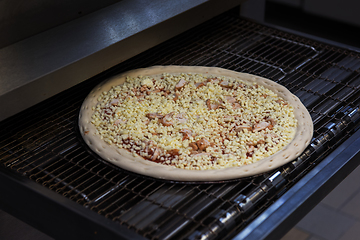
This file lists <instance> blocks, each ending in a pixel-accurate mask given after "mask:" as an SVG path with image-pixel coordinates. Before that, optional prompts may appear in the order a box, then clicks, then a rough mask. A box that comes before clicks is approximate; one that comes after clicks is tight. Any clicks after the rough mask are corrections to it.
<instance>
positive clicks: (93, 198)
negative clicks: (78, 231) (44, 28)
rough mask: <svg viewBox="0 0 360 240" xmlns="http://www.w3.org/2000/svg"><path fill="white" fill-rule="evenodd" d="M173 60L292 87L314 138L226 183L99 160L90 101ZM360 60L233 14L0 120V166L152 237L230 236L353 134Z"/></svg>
mask: <svg viewBox="0 0 360 240" xmlns="http://www.w3.org/2000/svg"><path fill="white" fill-rule="evenodd" d="M170 64H171V65H198V66H201V65H204V66H216V67H223V68H227V69H231V70H235V71H241V72H247V73H251V74H256V75H260V76H263V77H266V78H270V79H272V80H274V81H276V82H278V83H280V84H283V85H285V86H286V87H287V88H288V89H290V90H291V91H292V92H293V93H294V94H295V95H297V96H298V97H299V98H300V99H301V100H302V102H303V103H304V105H305V106H306V107H307V108H308V110H309V112H310V114H311V116H312V119H313V121H314V128H315V132H314V140H313V141H312V144H311V146H310V147H308V149H307V150H306V151H305V152H304V153H303V155H301V156H300V157H299V158H298V159H297V160H296V161H294V162H292V163H290V164H288V165H286V166H284V167H281V168H279V169H278V170H275V171H273V172H271V173H267V174H263V175H260V176H257V177H253V178H248V179H242V180H238V181H230V182H225V183H208V184H184V183H173V182H164V181H159V180H154V179H149V178H144V177H142V176H138V175H134V174H131V173H128V172H126V171H123V170H121V169H118V168H115V167H113V166H111V165H110V164H107V163H105V162H103V161H101V160H99V159H98V158H97V156H95V155H94V154H92V153H91V152H90V151H89V150H88V149H87V147H86V146H85V145H84V144H83V143H82V141H81V139H80V136H79V134H78V132H77V127H76V126H77V115H78V111H79V108H80V106H81V104H82V101H83V99H84V98H85V97H86V95H87V94H88V93H89V92H90V90H91V89H92V88H93V87H94V86H95V85H96V84H98V83H99V82H101V81H103V80H105V79H106V78H108V77H110V76H113V75H115V74H118V73H121V72H124V71H126V70H130V69H134V68H141V67H148V66H153V65H170ZM359 68H360V55H359V54H357V53H354V52H351V51H347V50H343V49H339V48H336V47H332V46H329V45H325V44H322V43H318V42H314V41H311V40H308V39H304V38H301V37H298V36H295V35H291V34H288V33H284V32H281V31H278V30H275V29H271V28H268V27H265V26H262V25H258V24H255V23H252V22H249V21H245V20H242V19H239V18H238V17H237V16H235V15H234V16H233V15H232V14H231V13H227V14H224V15H221V16H219V17H217V18H214V19H213V20H211V21H208V22H207V23H205V24H203V25H201V26H199V27H197V28H195V29H192V30H190V31H188V32H186V33H184V34H182V35H180V36H178V37H176V38H174V39H171V40H169V41H167V42H165V43H163V44H161V45H159V46H157V47H154V48H153V49H150V50H148V51H146V52H145V53H143V54H140V55H138V56H136V57H134V58H132V59H130V60H128V61H126V62H124V63H121V64H120V65H118V66H116V67H114V68H112V69H109V70H108V71H106V72H103V73H101V74H99V75H97V76H95V77H93V78H91V79H89V80H88V81H86V82H84V83H81V84H79V85H77V86H74V87H73V88H71V89H69V90H67V91H65V92H63V93H60V94H58V95H56V96H54V97H52V98H50V99H48V100H46V101H44V102H43V103H40V104H38V105H36V106H34V107H32V108H30V109H28V110H26V111H24V112H22V113H20V114H18V115H16V116H14V117H12V118H10V119H7V120H5V121H3V122H1V123H0V167H1V168H7V169H12V170H13V171H14V172H16V173H18V174H20V175H24V176H26V177H28V178H29V179H31V180H33V181H36V182H38V183H39V184H41V185H43V186H44V187H47V188H49V189H51V190H53V191H55V192H57V193H59V194H62V195H63V196H65V197H67V198H69V199H71V200H73V201H75V202H77V203H79V204H81V205H83V206H84V207H86V208H88V209H90V210H92V211H95V212H97V213H99V214H101V215H103V216H105V217H106V218H109V219H111V220H113V221H115V222H118V223H119V224H123V225H125V226H127V227H128V228H130V229H133V230H134V231H135V232H137V233H138V234H140V235H142V236H144V237H146V238H148V239H197V238H200V237H202V238H201V239H214V238H217V237H221V238H222V239H226V238H230V237H231V236H233V235H234V234H236V233H237V232H239V231H241V229H243V228H244V227H245V226H246V225H247V224H248V223H249V222H250V221H251V220H252V219H253V218H254V217H256V216H257V215H258V214H260V213H261V212H262V211H263V210H264V209H266V208H267V207H268V206H269V205H270V204H271V203H272V202H273V201H274V200H276V198H277V197H279V195H280V194H281V193H282V192H284V191H286V189H288V188H289V187H291V185H292V184H294V182H296V181H297V180H298V179H300V178H301V176H303V175H304V174H306V173H307V172H308V171H309V170H310V169H311V168H312V167H313V166H314V165H315V164H316V163H317V162H319V161H321V159H323V158H324V157H325V156H327V155H328V154H329V153H331V152H332V151H333V150H334V149H335V148H336V145H337V144H339V143H341V142H342V141H343V140H344V139H346V138H348V137H349V136H350V135H351V132H352V131H353V129H355V128H356V127H357V123H358V119H359V112H358V109H359V102H360V91H359V84H360V74H359ZM330 146H331V147H330Z"/></svg>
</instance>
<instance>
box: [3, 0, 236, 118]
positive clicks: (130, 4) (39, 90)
mask: <svg viewBox="0 0 360 240" xmlns="http://www.w3.org/2000/svg"><path fill="white" fill-rule="evenodd" d="M240 2H241V0H231V1H225V2H221V1H214V0H212V1H206V0H183V1H171V0H154V1H145V0H132V1H130V0H123V1H121V2H118V3H116V4H113V5H111V6H109V7H106V8H103V9H101V10H98V11H96V12H94V13H91V14H88V15H87V16H84V17H82V18H78V19H76V20H73V21H70V22H68V23H65V24H63V25H60V26H58V27H56V28H53V29H50V30H48V31H45V32H43V33H40V34H38V35H35V36H33V37H30V38H27V39H25V40H23V41H20V42H17V43H15V44H12V45H9V46H7V47H5V48H2V49H0V120H3V119H5V118H7V117H9V116H11V115H13V114H15V113H17V112H20V111H22V110H24V109H26V108H29V107H30V106H32V105H34V104H36V103H38V102H40V101H42V100H44V99H47V98H49V97H51V96H53V95H55V94H56V93H59V92H61V91H63V90H65V89H67V88H69V87H71V86H73V85H75V84H77V83H79V82H81V81H83V80H86V79H88V78H89V77H92V76H94V75H96V74H98V73H100V72H102V71H104V70H106V69H108V68H110V67H112V66H114V65H116V64H118V63H120V62H122V61H124V60H126V59H128V58H130V57H132V56H135V55H137V54H139V53H140V52H142V51H145V50H147V49H148V48H150V47H153V46H155V45H157V44H159V43H161V42H163V41H165V40H167V39H169V38H171V37H173V36H175V35H177V34H179V33H181V32H183V31H185V30H187V29H189V28H191V27H194V26H195V25H197V24H199V23H202V22H204V21H206V20H208V19H210V18H211V17H213V16H216V15H218V14H220V13H222V12H224V11H226V10H229V9H231V8H233V7H235V6H237V5H239V4H240Z"/></svg>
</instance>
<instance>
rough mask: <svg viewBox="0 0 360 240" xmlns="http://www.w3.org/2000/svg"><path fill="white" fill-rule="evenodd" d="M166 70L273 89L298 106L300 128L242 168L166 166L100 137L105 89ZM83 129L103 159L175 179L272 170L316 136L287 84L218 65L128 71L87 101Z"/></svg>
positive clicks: (239, 175)
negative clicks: (99, 109)
mask: <svg viewBox="0 0 360 240" xmlns="http://www.w3.org/2000/svg"><path fill="white" fill-rule="evenodd" d="M162 73H170V74H176V73H202V74H203V75H207V74H209V75H213V76H214V75H216V76H227V77H233V78H239V79H241V80H243V81H245V82H248V83H253V82H256V83H257V84H259V85H263V86H264V87H265V88H268V89H270V90H272V91H273V92H274V93H276V94H277V95H278V96H280V97H282V98H283V99H285V100H286V101H287V102H288V103H289V104H290V105H291V106H293V108H294V113H295V118H296V119H297V129H296V134H295V137H294V139H293V140H292V141H291V142H290V143H289V144H288V145H287V146H285V147H284V148H283V149H282V150H280V151H279V152H277V153H275V154H273V155H271V156H269V157H266V158H264V159H262V160H259V161H257V162H255V163H252V164H249V165H244V166H240V167H228V168H223V169H216V170H185V169H180V168H175V167H172V166H166V165H162V164H160V163H155V162H152V161H149V160H145V159H143V158H142V157H140V156H138V157H134V156H133V154H132V153H130V152H128V151H127V150H124V149H120V148H118V147H117V146H115V145H109V144H107V143H106V142H104V141H103V140H102V139H100V136H99V135H98V134H95V133H96V128H95V126H94V125H93V124H92V123H91V116H92V115H93V110H92V107H94V106H96V105H97V103H98V101H97V99H98V97H99V96H100V94H101V93H102V92H103V91H108V90H110V88H111V87H112V86H117V85H120V84H122V83H123V82H124V81H125V79H126V77H127V76H130V77H137V76H140V75H141V76H148V75H159V74H162ZM79 129H80V133H81V136H82V137H83V139H84V141H85V142H86V144H87V145H88V146H89V147H90V148H91V149H92V150H93V151H94V152H95V153H96V154H98V155H99V156H100V157H101V158H103V159H104V160H107V161H109V162H110V163H112V164H114V165H116V166H119V167H121V168H123V169H125V170H128V171H131V172H135V173H138V174H142V175H146V176H150V177H154V178H159V179H166V180H174V181H220V180H230V179H236V178H242V177H249V176H253V175H257V174H260V173H264V172H268V171H270V170H272V169H275V168H278V167H280V166H282V165H284V164H286V163H288V162H290V161H292V160H294V159H295V158H296V157H298V156H299V155H300V154H301V153H302V152H303V151H304V150H305V148H306V147H307V145H308V144H309V143H310V141H311V138H312V135H313V123H312V120H311V117H310V114H309V112H308V111H307V109H306V108H305V107H304V105H303V104H302V103H301V101H300V100H299V99H298V98H297V97H296V96H295V95H293V94H292V93H291V92H290V91H289V90H287V89H286V88H285V87H283V86H281V85H279V84H277V83H275V82H273V81H271V80H268V79H265V78H262V77H258V76H255V75H251V74H246V73H239V72H235V71H231V70H226V69H222V68H215V67H197V66H154V67H149V68H143V69H136V70H132V71H128V72H125V73H123V74H120V75H118V76H115V77H113V78H110V79H108V80H107V81H104V82H102V83H101V84H99V85H98V86H97V87H95V88H94V89H93V90H92V91H91V92H90V94H89V95H88V96H87V98H86V99H85V100H84V102H83V105H82V107H81V109H80V114H79Z"/></svg>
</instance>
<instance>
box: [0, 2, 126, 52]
mask: <svg viewBox="0 0 360 240" xmlns="http://www.w3.org/2000/svg"><path fill="white" fill-rule="evenodd" d="M119 1H121V0H102V1H94V0H76V1H73V0H62V1H48V0H32V1H26V0H2V1H0V32H2V33H6V34H2V36H0V48H3V47H5V46H8V45H10V44H13V43H15V42H18V41H21V40H23V39H25V38H28V37H31V36H34V35H35V34H39V33H41V32H43V31H46V30H48V29H51V28H54V27H56V26H59V25H61V24H64V23H66V22H68V21H71V20H74V19H77V18H79V17H82V16H85V15H87V14H89V13H92V12H94V11H97V10H99V9H101V8H104V7H107V6H109V5H111V4H114V3H116V2H119Z"/></svg>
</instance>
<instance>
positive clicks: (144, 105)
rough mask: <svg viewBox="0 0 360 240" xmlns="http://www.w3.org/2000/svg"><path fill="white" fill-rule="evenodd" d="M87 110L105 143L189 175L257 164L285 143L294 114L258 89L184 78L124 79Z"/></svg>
mask: <svg viewBox="0 0 360 240" xmlns="http://www.w3.org/2000/svg"><path fill="white" fill-rule="evenodd" d="M93 110H94V114H93V116H92V120H91V123H92V124H94V125H95V127H96V129H97V134H99V135H100V138H101V139H103V140H104V141H105V142H107V143H108V144H115V145H116V146H118V147H119V148H123V149H126V150H127V151H130V152H132V153H133V154H134V155H139V156H141V157H143V158H145V159H148V160H150V161H154V162H158V163H160V164H165V165H171V166H174V167H177V168H183V169H191V170H195V169H197V170H205V169H219V168H224V167H234V166H242V165H246V164H250V163H253V162H256V161H258V160H260V159H262V158H265V157H268V156H270V155H272V154H274V153H276V152H277V151H279V150H280V149H282V148H283V147H284V146H286V145H287V144H288V143H289V142H291V140H292V139H293V137H294V136H295V131H296V126H297V121H296V119H295V117H294V109H293V107H292V106H290V105H289V104H288V103H287V102H286V101H284V100H283V99H282V98H280V97H278V96H277V95H276V94H275V93H274V92H272V91H271V90H269V89H266V88H264V87H263V86H260V85H256V84H252V85H251V84H248V83H246V82H243V81H242V80H241V79H233V78H228V77H215V76H214V77H213V76H203V75H202V74H190V73H188V74H186V73H182V74H179V75H171V74H167V73H164V74H162V75H161V76H157V77H151V76H139V77H136V78H130V77H128V78H127V79H126V81H125V83H124V84H122V85H119V86H113V87H112V88H111V89H110V90H109V91H108V92H103V93H102V94H101V95H100V97H99V98H98V104H97V106H96V107H94V108H93Z"/></svg>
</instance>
